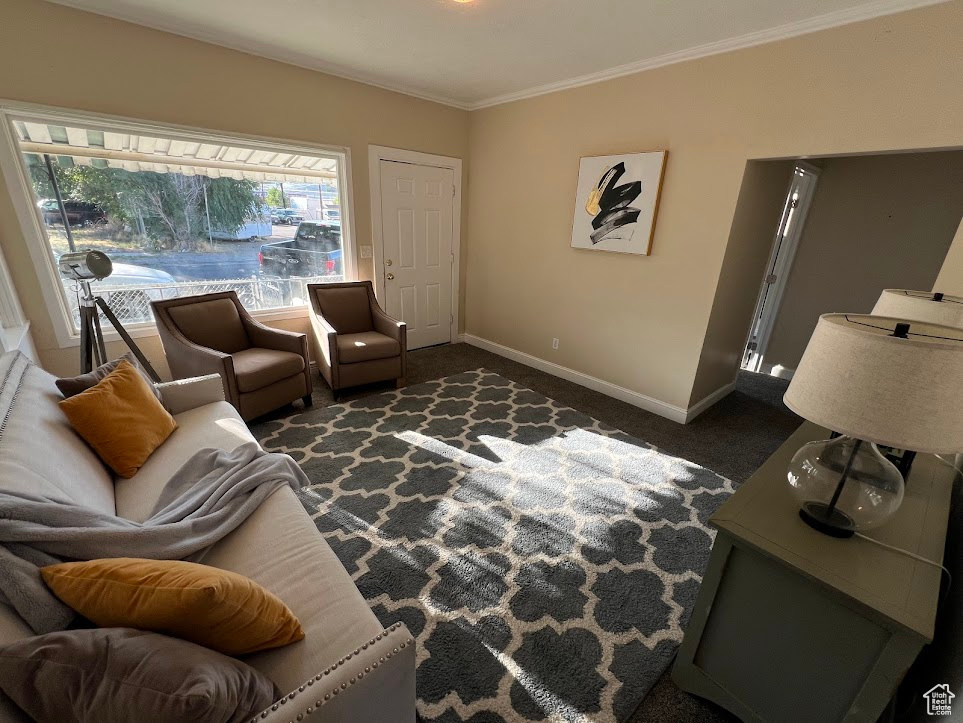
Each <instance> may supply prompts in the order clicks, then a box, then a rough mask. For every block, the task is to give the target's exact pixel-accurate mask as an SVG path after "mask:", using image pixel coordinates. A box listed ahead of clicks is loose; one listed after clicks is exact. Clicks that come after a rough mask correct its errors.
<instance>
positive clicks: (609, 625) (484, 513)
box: [259, 370, 734, 723]
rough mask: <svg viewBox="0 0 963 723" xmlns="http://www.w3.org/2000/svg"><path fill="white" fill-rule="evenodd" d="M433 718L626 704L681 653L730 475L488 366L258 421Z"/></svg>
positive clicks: (607, 715) (572, 711)
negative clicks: (295, 471)
mask: <svg viewBox="0 0 963 723" xmlns="http://www.w3.org/2000/svg"><path fill="white" fill-rule="evenodd" d="M259 430H260V435H261V443H262V444H263V445H264V447H265V448H266V449H269V450H272V451H280V452H286V453H288V454H290V455H292V456H293V457H294V458H295V459H296V460H297V461H298V463H299V464H300V466H301V468H302V469H303V470H304V471H305V473H306V474H307V475H308V478H309V479H310V480H311V484H310V485H309V486H308V487H306V488H304V489H302V490H301V491H300V492H299V496H300V498H301V501H302V502H303V503H304V505H305V508H306V509H307V510H308V511H309V512H310V513H311V515H312V517H313V519H314V521H315V524H316V525H317V526H318V529H319V530H320V531H321V533H322V534H323V535H324V536H325V539H326V540H327V541H328V543H329V544H330V545H331V547H332V549H333V550H334V551H335V553H336V554H337V555H338V557H339V558H340V559H341V561H342V563H343V564H344V565H345V568H346V569H347V570H348V572H349V573H350V574H351V575H352V577H353V579H354V581H355V583H356V584H357V586H358V589H359V590H360V591H361V593H362V595H364V597H365V599H367V600H368V603H369V604H370V605H371V607H372V609H373V610H374V612H375V614H376V615H378V617H379V619H380V620H381V622H382V624H383V625H384V626H385V627H388V626H390V625H392V624H393V623H395V622H397V621H402V622H404V623H405V624H406V625H407V626H408V629H409V630H410V631H411V632H412V634H413V635H414V636H415V639H416V640H417V646H418V658H417V660H418V670H417V693H418V709H419V713H420V715H421V718H422V720H424V721H426V722H429V721H437V722H439V723H441V722H443V723H462V722H467V721H471V723H479V722H480V721H485V723H510V722H511V721H516V720H522V719H524V720H546V719H549V720H559V721H562V720H566V721H576V720H578V721H581V720H586V719H590V720H595V721H609V722H611V723H616V722H617V721H625V720H627V719H628V717H629V716H630V715H631V714H632V712H633V711H634V710H635V709H636V707H637V706H638V704H639V702H640V701H641V700H642V698H643V697H644V696H645V695H646V693H648V691H649V689H650V688H651V687H652V685H653V684H654V683H655V682H656V680H658V678H659V676H660V675H661V674H662V673H663V671H664V670H665V669H666V667H667V666H668V665H669V663H670V661H671V660H672V657H673V655H674V654H675V651H676V649H677V648H678V645H679V643H680V642H681V641H682V635H683V630H684V628H685V625H686V624H687V622H688V618H689V614H690V613H691V611H692V607H693V605H694V603H695V596H696V594H697V592H698V589H699V584H700V583H701V581H702V574H703V572H704V571H705V566H706V563H707V561H708V557H709V551H710V548H711V546H712V538H713V533H712V531H711V529H710V528H709V527H708V523H707V521H708V518H709V516H710V515H711V514H712V513H713V512H714V511H715V510H716V509H718V508H719V506H720V505H721V504H722V503H723V502H724V501H725V500H726V499H727V498H728V497H729V495H730V494H731V493H732V492H733V491H734V488H733V486H732V483H731V482H729V481H728V480H726V479H724V478H723V477H720V476H719V475H717V474H715V473H713V472H711V471H710V470H707V469H705V468H703V467H699V466H697V465H694V464H692V463H691V462H689V461H687V460H684V459H681V458H678V457H673V456H670V455H667V454H665V453H663V452H660V451H659V450H657V449H655V448H654V447H652V446H651V445H648V444H646V443H644V442H642V441H640V440H638V439H636V438H634V437H631V436H630V435H627V434H625V433H624V432H620V431H619V430H617V429H614V428H613V427H610V426H608V425H606V424H603V423H601V422H598V421H597V420H594V419H592V418H591V417H589V416H587V415H585V414H582V413H581V412H578V411H575V410H573V409H570V408H568V407H565V406H562V405H560V404H558V403H556V402H554V401H552V400H550V399H547V398H546V397H544V396H542V395H540V394H537V393H536V392H533V391H531V390H529V389H526V388H525V387H522V386H520V385H518V384H515V383H514V382H512V381H510V380H508V379H505V378H504V377H501V376H499V375H497V374H495V373H493V372H488V371H485V370H477V371H472V372H463V373H461V374H456V375H453V376H449V377H446V378H444V379H441V380H437V381H433V382H424V383H421V384H415V385H410V386H408V387H407V388H405V389H403V390H400V391H393V392H388V393H385V394H380V395H373V396H368V397H365V398H363V399H359V400H356V401H353V402H348V403H345V404H339V405H334V406H330V407H326V408H324V409H319V410H310V411H307V412H304V413H301V414H295V415H293V416H290V417H287V418H285V419H281V420H276V421H273V422H267V423H265V424H263V425H261V427H260V428H259Z"/></svg>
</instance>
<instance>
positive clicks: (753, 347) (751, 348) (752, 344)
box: [746, 341, 757, 351]
mask: <svg viewBox="0 0 963 723" xmlns="http://www.w3.org/2000/svg"><path fill="white" fill-rule="evenodd" d="M756 346H757V344H756V342H754V341H750V342H749V344H748V345H747V346H746V349H748V350H749V351H755V350H756Z"/></svg>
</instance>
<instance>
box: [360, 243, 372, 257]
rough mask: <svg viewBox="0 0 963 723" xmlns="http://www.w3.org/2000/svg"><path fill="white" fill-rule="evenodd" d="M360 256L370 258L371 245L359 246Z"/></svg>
mask: <svg viewBox="0 0 963 723" xmlns="http://www.w3.org/2000/svg"><path fill="white" fill-rule="evenodd" d="M361 258H363V259H370V258H371V247H370V246H362V247H361Z"/></svg>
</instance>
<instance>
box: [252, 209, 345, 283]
mask: <svg viewBox="0 0 963 723" xmlns="http://www.w3.org/2000/svg"><path fill="white" fill-rule="evenodd" d="M257 259H258V264H259V265H260V274H261V276H263V277H267V278H280V279H287V278H291V277H304V276H337V275H340V274H341V273H342V262H341V260H342V253H341V229H340V227H338V226H335V225H333V224H330V223H320V222H318V221H302V222H301V223H300V224H298V229H297V231H296V232H295V234H294V238H293V239H290V240H288V241H275V242H274V243H267V244H263V245H262V246H261V251H260V253H258V255H257Z"/></svg>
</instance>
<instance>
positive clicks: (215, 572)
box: [40, 557, 304, 655]
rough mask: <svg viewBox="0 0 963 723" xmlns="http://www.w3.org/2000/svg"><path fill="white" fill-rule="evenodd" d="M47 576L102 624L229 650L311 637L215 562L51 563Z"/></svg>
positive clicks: (272, 600) (254, 587)
mask: <svg viewBox="0 0 963 723" xmlns="http://www.w3.org/2000/svg"><path fill="white" fill-rule="evenodd" d="M40 574H41V575H43V579H44V581H45V582H46V583H47V585H48V586H49V587H50V589H51V590H53V592H54V594H56V596H57V597H59V598H60V599H61V600H62V601H63V602H64V603H66V604H67V605H68V606H70V607H71V608H73V609H74V610H76V611H77V612H78V613H80V614H81V615H83V616H84V617H85V618H87V619H88V620H90V621H92V622H94V623H96V624H97V625H99V626H100V627H102V628H137V629H139V630H148V631H151V632H155V633H164V634H166V635H172V636H174V637H177V638H183V639H184V640H190V641H191V642H192V643H197V644H198V645H203V646H204V647H207V648H210V649H212V650H216V651H218V652H219V653H224V654H225V655H245V654H247V653H253V652H256V651H258V650H267V649H268V648H280V647H281V646H284V645H288V644H289V643H293V642H295V641H297V640H301V639H302V638H304V631H303V630H301V623H300V622H299V621H298V619H297V618H296V617H295V616H294V613H292V612H291V611H290V610H289V609H288V607H287V605H285V604H284V603H283V602H281V600H280V599H278V598H277V597H276V596H275V595H273V594H272V593H270V592H268V591H267V590H265V589H264V588H263V587H261V586H260V585H258V584H257V583H256V582H254V581H253V580H249V579H248V578H246V577H244V576H243V575H238V574H237V573H233V572H227V571H226V570H219V569H217V568H216V567H210V566H208V565H198V564H197V563H193V562H181V561H171V560H140V559H135V558H129V557H118V558H111V559H105V560H90V561H89V562H65V563H62V564H60V565H50V566H48V567H44V568H41V569H40Z"/></svg>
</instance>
